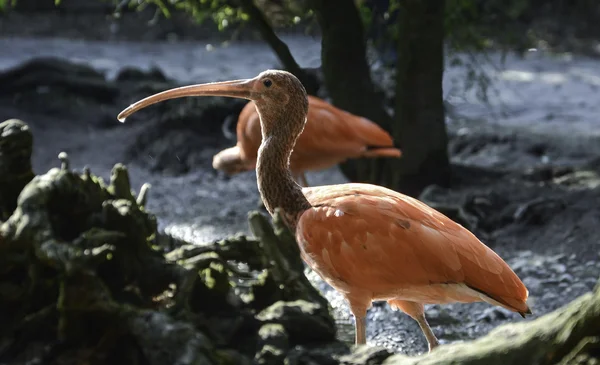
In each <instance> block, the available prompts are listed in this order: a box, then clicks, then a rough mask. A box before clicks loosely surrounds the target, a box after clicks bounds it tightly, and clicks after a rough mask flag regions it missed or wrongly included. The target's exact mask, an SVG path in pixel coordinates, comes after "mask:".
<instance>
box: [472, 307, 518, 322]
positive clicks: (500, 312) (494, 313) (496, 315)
mask: <svg viewBox="0 0 600 365" xmlns="http://www.w3.org/2000/svg"><path fill="white" fill-rule="evenodd" d="M509 316H510V312H509V311H508V310H506V309H504V308H501V307H489V308H486V309H485V310H484V311H483V313H482V314H481V315H480V316H478V317H477V321H485V322H494V321H501V320H505V319H507V318H509Z"/></svg>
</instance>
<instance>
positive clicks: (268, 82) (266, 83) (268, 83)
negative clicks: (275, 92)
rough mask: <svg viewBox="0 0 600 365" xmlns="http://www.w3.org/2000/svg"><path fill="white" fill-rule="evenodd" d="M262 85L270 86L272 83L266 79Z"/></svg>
mask: <svg viewBox="0 0 600 365" xmlns="http://www.w3.org/2000/svg"><path fill="white" fill-rule="evenodd" d="M263 85H265V86H266V87H271V85H273V81H271V80H269V79H266V80H264V81H263Z"/></svg>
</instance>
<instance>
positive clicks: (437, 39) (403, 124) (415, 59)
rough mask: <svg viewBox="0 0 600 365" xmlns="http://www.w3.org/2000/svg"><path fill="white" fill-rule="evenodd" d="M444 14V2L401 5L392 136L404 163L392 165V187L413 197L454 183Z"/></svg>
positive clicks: (432, 0) (423, 0) (405, 1)
mask: <svg viewBox="0 0 600 365" xmlns="http://www.w3.org/2000/svg"><path fill="white" fill-rule="evenodd" d="M444 8H445V1H444V0H403V1H400V10H399V14H398V15H399V19H398V24H399V35H398V36H399V39H398V55H399V59H398V63H397V65H396V113H395V114H396V115H395V119H396V120H395V123H394V125H393V128H392V130H393V135H394V139H395V140H397V141H398V142H399V143H400V145H401V146H402V152H403V157H402V158H401V159H399V160H397V161H394V162H393V163H392V166H393V171H394V173H393V177H392V181H391V185H392V186H393V187H394V188H395V189H398V190H400V191H402V192H404V193H406V194H409V195H413V196H414V195H418V194H419V193H420V192H421V191H422V190H423V189H424V188H425V187H427V186H428V185H431V184H437V185H440V186H448V185H449V182H450V164H449V160H448V151H447V145H448V136H447V133H446V124H445V120H444V104H443V94H442V77H443V73H444V43H443V41H444Z"/></svg>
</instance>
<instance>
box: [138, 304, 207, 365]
mask: <svg viewBox="0 0 600 365" xmlns="http://www.w3.org/2000/svg"><path fill="white" fill-rule="evenodd" d="M127 325H128V327H129V328H130V329H131V333H132V334H133V335H134V336H136V338H137V339H138V343H139V345H140V347H141V350H142V352H143V354H144V355H145V358H146V359H147V361H148V362H149V364H151V365H163V364H177V365H199V364H202V365H204V364H206V365H213V364H217V359H216V356H215V355H214V353H213V348H212V344H211V342H210V340H209V339H208V338H207V337H206V336H205V335H203V334H202V333H200V332H198V331H197V330H196V329H195V328H194V327H193V325H192V324H190V323H185V322H179V321H174V320H173V318H172V317H170V316H168V315H167V314H164V313H159V312H155V311H141V312H139V313H135V315H132V316H131V318H129V319H128V320H127Z"/></svg>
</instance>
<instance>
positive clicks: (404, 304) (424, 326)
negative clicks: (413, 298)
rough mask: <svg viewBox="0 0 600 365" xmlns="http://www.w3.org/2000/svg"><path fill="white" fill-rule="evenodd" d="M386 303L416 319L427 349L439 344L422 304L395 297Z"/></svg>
mask: <svg viewBox="0 0 600 365" xmlns="http://www.w3.org/2000/svg"><path fill="white" fill-rule="evenodd" d="M388 304H389V305H390V307H392V308H393V309H399V310H401V311H403V312H404V313H406V314H408V315H409V316H411V317H412V318H413V319H414V320H415V321H417V323H418V324H419V327H421V331H423V335H425V338H426V339H427V345H428V347H429V351H431V350H433V349H434V348H436V347H437V346H438V345H439V344H440V343H439V341H438V339H437V338H436V337H435V335H434V334H433V331H432V330H431V327H429V323H427V319H426V318H425V309H424V308H423V304H421V303H415V302H408V301H405V300H397V299H394V300H388Z"/></svg>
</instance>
